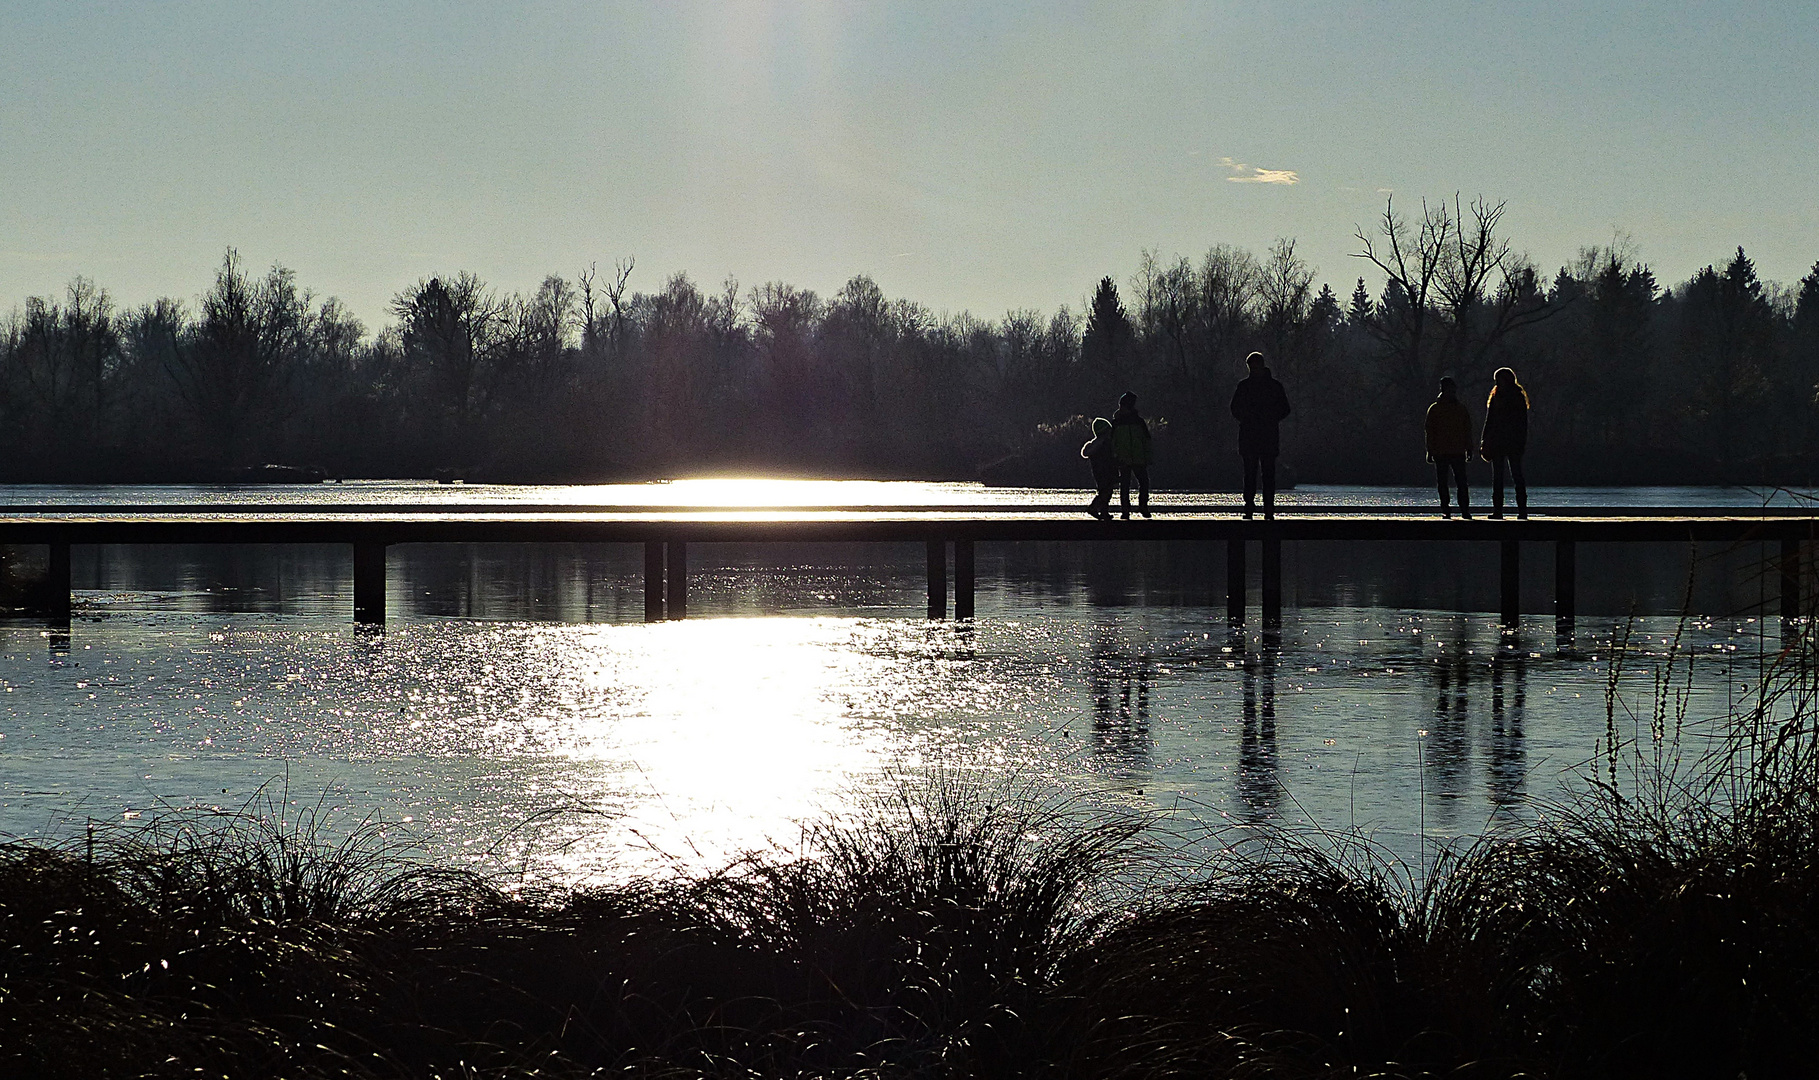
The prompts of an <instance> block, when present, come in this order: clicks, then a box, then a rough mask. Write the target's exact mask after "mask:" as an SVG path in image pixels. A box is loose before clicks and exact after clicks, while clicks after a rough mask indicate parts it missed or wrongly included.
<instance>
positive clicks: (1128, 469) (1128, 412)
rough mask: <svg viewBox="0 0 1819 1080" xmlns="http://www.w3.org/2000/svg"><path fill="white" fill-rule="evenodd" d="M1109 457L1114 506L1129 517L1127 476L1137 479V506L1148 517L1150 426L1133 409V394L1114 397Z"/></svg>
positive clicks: (1135, 405)
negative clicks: (1114, 466)
mask: <svg viewBox="0 0 1819 1080" xmlns="http://www.w3.org/2000/svg"><path fill="white" fill-rule="evenodd" d="M1112 460H1113V461H1116V462H1117V463H1118V488H1119V490H1118V505H1119V506H1121V507H1123V509H1124V520H1126V521H1129V520H1130V519H1131V477H1133V476H1134V477H1136V478H1137V507H1138V509H1139V510H1141V511H1142V512H1143V516H1144V517H1149V516H1150V426H1149V421H1147V420H1145V419H1144V418H1143V417H1142V416H1140V415H1139V414H1138V412H1137V395H1136V394H1132V393H1126V394H1125V395H1124V396H1123V397H1121V398H1119V399H1118V411H1117V412H1115V413H1113V414H1112Z"/></svg>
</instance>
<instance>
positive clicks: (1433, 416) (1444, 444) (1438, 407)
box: [1427, 376, 1472, 519]
mask: <svg viewBox="0 0 1819 1080" xmlns="http://www.w3.org/2000/svg"><path fill="white" fill-rule="evenodd" d="M1471 453H1472V414H1471V413H1469V412H1467V411H1466V409H1465V403H1464V402H1463V401H1460V400H1459V385H1458V384H1457V383H1455V382H1453V380H1452V377H1451V376H1446V377H1443V378H1442V379H1441V380H1440V394H1439V396H1437V397H1435V398H1434V401H1433V404H1431V405H1429V406H1428V407H1427V459H1428V460H1429V461H1431V462H1433V463H1434V480H1435V482H1436V483H1437V484H1438V485H1439V487H1440V511H1441V513H1443V514H1445V515H1446V516H1447V517H1452V516H1453V512H1452V508H1451V507H1450V506H1449V505H1448V495H1449V492H1448V490H1447V482H1446V474H1447V471H1448V470H1449V469H1450V470H1451V471H1452V474H1453V479H1454V481H1455V482H1457V483H1458V485H1459V516H1460V517H1462V518H1467V519H1469V518H1470V517H1471V516H1472V505H1471V502H1470V501H1469V500H1470V491H1469V489H1468V488H1467V486H1466V481H1465V463H1466V461H1467V460H1468V459H1470V457H1471Z"/></svg>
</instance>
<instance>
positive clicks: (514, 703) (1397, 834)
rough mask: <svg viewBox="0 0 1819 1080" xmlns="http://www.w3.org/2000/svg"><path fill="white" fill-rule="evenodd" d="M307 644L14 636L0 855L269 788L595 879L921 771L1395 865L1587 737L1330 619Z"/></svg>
mask: <svg viewBox="0 0 1819 1080" xmlns="http://www.w3.org/2000/svg"><path fill="white" fill-rule="evenodd" d="M299 621H300V620H296V619H287V618H274V617H270V616H258V615H235V616H230V617H227V618H225V619H217V620H215V621H213V623H212V628H200V627H198V628H187V627H180V626H171V625H168V624H160V623H159V622H157V621H149V622H148V621H144V620H141V619H138V618H133V617H130V616H129V617H121V616H118V615H110V616H109V617H108V618H107V619H104V620H100V621H98V622H95V623H92V624H85V625H80V626H78V627H77V628H76V630H75V635H74V636H75V639H76V641H77V644H75V645H74V646H73V647H72V650H71V652H70V653H69V654H68V655H67V656H63V657H57V656H52V657H50V658H49V662H48V663H47V659H46V654H45V652H44V644H43V640H42V639H40V638H38V637H37V635H36V633H31V634H29V635H28V634H26V633H23V632H20V631H14V632H12V633H11V634H10V635H9V636H8V637H7V639H6V642H5V649H4V654H3V655H0V679H3V680H4V682H5V694H6V696H5V697H4V701H5V705H6V709H5V713H4V716H5V719H4V721H3V723H4V728H3V730H0V759H3V760H4V762H5V765H6V768H5V775H4V778H0V830H4V831H7V832H11V833H16V834H17V833H38V832H44V831H46V830H47V829H49V830H51V831H58V829H59V824H58V823H59V822H64V823H65V824H64V825H63V826H62V828H67V827H68V822H69V821H70V820H71V819H73V820H74V821H76V822H79V821H81V820H82V819H83V818H85V817H95V818H102V819H113V820H118V819H119V818H120V817H121V815H122V814H124V813H128V812H134V813H142V814H143V813H150V812H153V811H156V810H157V809H158V808H160V807H161V806H164V807H169V806H196V805H201V806H209V805H224V806H228V807H232V806H235V805H239V804H240V803H241V802H243V801H245V800H246V799H248V798H249V797H250V796H251V795H252V794H253V792H254V791H256V790H257V789H259V787H260V786H261V785H265V784H269V783H270V782H271V781H272V778H273V777H274V776H285V777H287V783H288V794H287V795H285V796H284V797H285V798H288V799H291V800H298V801H299V802H300V804H302V805H306V806H307V805H308V804H310V803H312V802H314V801H316V800H319V799H323V798H326V800H327V801H326V803H325V804H324V806H325V809H327V810H330V811H332V812H333V814H332V815H331V816H338V817H339V819H340V820H341V821H342V822H343V823H344V824H345V823H351V822H357V821H359V820H361V819H364V818H366V817H368V816H372V815H377V816H379V817H382V818H388V819H391V820H401V819H404V818H406V817H408V818H409V819H410V829H411V830H412V831H413V833H414V834H415V835H416V836H417V837H419V838H420V840H421V842H422V843H423V845H424V847H425V848H426V849H427V850H428V851H429V852H431V853H432V854H434V855H436V856H437V857H444V858H453V859H457V860H463V859H465V860H469V861H473V862H476V863H480V864H483V865H487V866H491V867H494V868H511V867H514V866H526V865H528V866H532V867H535V868H538V869H540V870H541V871H543V872H552V871H553V872H556V873H559V874H561V875H563V876H566V877H571V878H587V877H592V876H597V875H601V874H607V875H617V874H623V873H626V872H632V871H636V870H638V869H640V868H644V869H650V868H653V867H656V866H662V865H669V864H682V865H686V866H689V867H693V868H696V869H702V868H711V867H716V866H720V865H723V864H725V863H726V862H728V861H729V860H731V859H732V858H733V857H735V856H736V855H738V854H739V853H741V852H745V851H748V850H753V849H758V848H766V847H770V846H772V845H779V846H783V847H788V846H790V845H791V844H793V843H794V842H795V841H796V839H797V837H798V825H799V823H801V822H803V821H806V820H813V819H816V818H818V817H820V816H822V815H823V814H825V813H829V812H840V811H843V810H846V809H850V808H851V807H853V806H854V805H856V804H857V803H860V802H863V801H864V800H866V799H868V798H870V797H873V796H876V795H878V794H880V793H881V792H888V791H889V790H890V788H891V787H892V785H894V784H896V783H898V782H899V781H900V780H901V779H902V778H903V777H905V776H910V777H913V776H915V775H919V774H923V773H926V772H928V771H930V770H937V771H942V772H944V773H953V772H959V773H967V774H973V775H977V776H979V777H981V778H982V779H983V780H984V782H986V783H988V784H998V785H1000V786H1002V785H1005V784H1015V785H1018V786H1020V787H1023V788H1025V789H1034V790H1037V791H1040V792H1046V793H1051V794H1055V795H1084V796H1085V797H1086V798H1087V800H1088V803H1089V804H1091V805H1096V806H1099V807H1101V808H1103V809H1106V810H1109V811H1114V812H1119V813H1129V812H1133V811H1140V812H1146V813H1152V814H1156V815H1160V817H1161V818H1162V819H1163V821H1164V824H1165V825H1167V826H1168V827H1171V828H1174V829H1176V830H1178V831H1179V832H1180V833H1181V834H1182V835H1184V836H1188V835H1193V834H1196V833H1199V832H1203V831H1204V830H1207V829H1217V828H1230V827H1235V826H1240V827H1241V826H1257V825H1274V824H1281V823H1284V822H1287V823H1293V822H1297V821H1303V822H1305V821H1309V820H1311V821H1313V822H1315V823H1318V824H1319V825H1321V826H1325V827H1337V828H1348V827H1352V826H1357V827H1361V828H1364V829H1366V830H1367V831H1371V832H1372V833H1374V834H1375V835H1376V836H1377V837H1378V838H1379V840H1381V841H1382V842H1384V843H1385V844H1386V846H1388V847H1389V848H1390V849H1391V850H1393V851H1397V852H1399V853H1402V854H1404V855H1407V856H1411V857H1412V856H1413V855H1414V854H1415V852H1416V850H1417V846H1418V841H1417V840H1416V839H1415V832H1416V830H1415V827H1414V826H1415V824H1416V822H1417V821H1420V820H1422V819H1423V818H1424V819H1425V822H1426V825H1427V827H1428V829H1429V833H1430V835H1431V836H1433V837H1441V838H1443V837H1448V836H1459V835H1469V834H1474V833H1477V832H1480V831H1482V830H1483V829H1485V828H1486V827H1489V826H1491V825H1493V824H1494V823H1495V822H1496V821H1497V820H1499V819H1513V818H1516V817H1520V816H1523V815H1525V814H1526V813H1527V812H1528V811H1527V810H1526V809H1525V803H1524V799H1525V797H1526V796H1527V795H1528V794H1531V793H1539V794H1544V795H1545V794H1549V793H1552V792H1554V791H1555V790H1557V785H1558V783H1559V782H1560V779H1561V777H1562V775H1563V774H1565V773H1567V772H1568V771H1569V770H1570V769H1571V768H1572V767H1574V766H1575V765H1577V764H1579V763H1580V762H1582V761H1584V760H1585V759H1587V758H1588V757H1590V756H1591V753H1592V748H1593V744H1594V742H1595V740H1596V739H1597V738H1598V737H1599V735H1601V734H1602V731H1603V723H1604V717H1603V712H1604V710H1603V707H1602V705H1603V700H1602V688H1603V681H1604V678H1605V664H1604V662H1603V658H1602V657H1601V655H1600V653H1599V652H1598V650H1597V648H1596V646H1592V647H1591V648H1590V649H1588V650H1587V651H1584V652H1578V653H1556V652H1555V651H1554V650H1553V649H1552V642H1551V639H1550V640H1549V642H1548V647H1547V648H1545V649H1543V648H1541V647H1540V645H1539V643H1538V641H1539V635H1538V634H1536V636H1535V637H1534V638H1533V639H1531V640H1529V641H1528V643H1527V646H1520V645H1519V646H1518V647H1516V648H1512V647H1510V646H1509V644H1508V643H1507V642H1504V641H1502V640H1500V638H1499V636H1498V634H1497V632H1496V630H1495V628H1494V627H1493V626H1491V625H1490V624H1489V622H1488V620H1485V619H1482V618H1477V617H1473V616H1466V615H1451V614H1446V613H1436V612H1426V613H1420V612H1416V613H1385V612H1373V611H1369V610H1357V611H1345V610H1341V611H1323V612H1319V613H1315V614H1311V615H1304V616H1303V617H1299V618H1292V619H1290V620H1289V622H1288V624H1287V625H1286V626H1285V627H1284V630H1283V633H1282V636H1281V640H1280V642H1279V643H1272V642H1271V641H1270V640H1269V639H1266V638H1265V637H1263V636H1262V635H1261V634H1258V633H1255V632H1252V633H1248V634H1237V635H1227V634H1225V633H1223V632H1211V631H1208V630H1207V629H1206V621H1205V620H1204V618H1203V617H1202V613H1199V612H1194V611H1147V612H1145V611H1134V610H1131V609H1122V610H1118V609H1113V610H1094V611H1081V612H1069V613H1060V614H1057V613H1035V614H1030V615H1025V616H1022V617H1018V618H1009V619H1000V620H986V621H981V622H980V623H979V624H977V625H973V626H966V625H954V624H935V623H928V622H926V621H922V620H916V619H899V618H854V617H814V618H766V619H739V618H727V619H704V620H700V621H690V622H684V623H667V624H655V625H649V626H646V625H618V626H596V625H547V624H524V623H505V624H497V623H495V624H484V623H481V624H476V623H467V622H449V621H426V622H410V623H405V624H403V625H400V626H397V627H396V628H394V629H393V630H392V631H391V632H389V633H388V634H386V635H385V637H384V638H383V639H380V640H377V641H375V640H372V639H368V638H362V637H359V636H357V635H355V634H354V633H353V632H352V631H350V630H347V629H345V628H338V627H337V628H325V627H324V626H323V625H322V624H321V623H320V622H319V621H317V620H301V621H302V622H304V623H305V624H306V626H304V627H300V626H299V625H298V622H299ZM311 624H313V625H311ZM1606 628H1607V629H1608V624H1606ZM1531 629H1532V630H1538V628H1531ZM1643 629H1644V631H1645V633H1644V634H1643V635H1642V639H1641V640H1639V646H1640V649H1641V650H1644V651H1641V652H1639V654H1638V655H1637V657H1635V658H1634V659H1633V660H1632V661H1631V664H1630V672H1631V674H1630V675H1628V676H1627V677H1626V682H1625V683H1624V684H1623V688H1622V690H1623V695H1624V697H1623V699H1622V704H1623V708H1624V709H1625V711H1628V712H1634V713H1636V714H1637V715H1646V714H1647V712H1648V710H1647V709H1646V708H1645V707H1643V705H1642V704H1641V700H1640V699H1641V698H1642V697H1644V696H1646V695H1647V693H1648V692H1649V689H1650V687H1651V686H1652V681H1651V680H1652V679H1653V670H1652V668H1651V658H1652V662H1654V663H1658V662H1659V661H1660V658H1661V657H1662V655H1664V648H1665V645H1664V640H1665V636H1666V634H1668V633H1671V622H1670V621H1669V620H1650V621H1648V622H1646V623H1645V624H1644V625H1643ZM1752 634H1753V630H1752V627H1751V626H1750V625H1748V624H1744V625H1722V624H1701V625H1700V626H1697V627H1695V628H1694V630H1693V633H1692V636H1691V640H1692V643H1693V646H1692V647H1693V649H1694V651H1696V652H1698V653H1700V654H1702V655H1701V659H1700V661H1699V662H1700V664H1702V665H1706V673H1705V676H1704V677H1702V679H1701V685H1700V687H1699V688H1698V690H1697V692H1696V693H1695V695H1694V698H1693V700H1692V702H1691V703H1690V708H1689V716H1691V717H1692V718H1695V719H1697V718H1699V717H1704V716H1711V715H1716V714H1717V713H1719V712H1721V711H1722V710H1723V707H1724V695H1725V694H1726V693H1727V692H1728V689H1729V688H1728V687H1727V686H1726V685H1725V684H1724V682H1723V680H1722V679H1720V678H1718V677H1717V676H1719V675H1721V674H1722V673H1723V672H1724V671H1725V670H1727V669H1728V668H1729V667H1730V666H1731V665H1735V664H1738V663H1741V664H1742V668H1740V670H1743V671H1745V672H1746V673H1747V670H1749V664H1750V663H1751V655H1752V653H1753V652H1754V649H1755V647H1756V644H1757V639H1756V638H1755V637H1753V636H1752ZM1528 646H1532V648H1531V647H1528ZM1744 679H1745V682H1746V683H1747V674H1746V675H1745V676H1744ZM272 790H277V789H272ZM1423 802H1425V814H1423V813H1422V806H1423Z"/></svg>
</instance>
